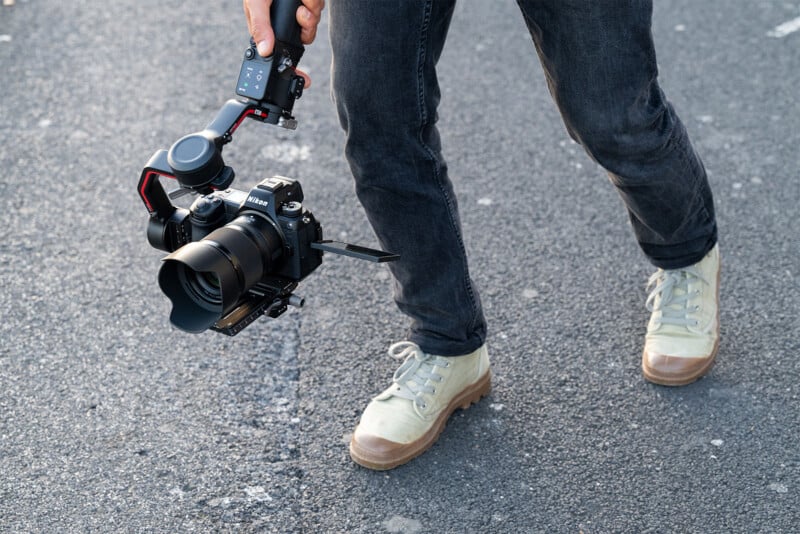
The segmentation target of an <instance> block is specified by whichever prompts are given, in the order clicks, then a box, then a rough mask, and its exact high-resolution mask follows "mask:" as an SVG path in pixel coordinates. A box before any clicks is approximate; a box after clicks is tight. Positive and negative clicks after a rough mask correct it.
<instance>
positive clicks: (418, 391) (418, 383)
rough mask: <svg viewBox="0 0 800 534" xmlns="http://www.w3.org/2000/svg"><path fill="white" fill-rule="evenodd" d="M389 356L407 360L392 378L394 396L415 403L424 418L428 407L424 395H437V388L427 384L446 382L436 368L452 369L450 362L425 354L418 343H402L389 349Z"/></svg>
mask: <svg viewBox="0 0 800 534" xmlns="http://www.w3.org/2000/svg"><path fill="white" fill-rule="evenodd" d="M389 356H391V357H392V358H394V359H396V360H402V359H405V361H404V362H403V364H402V365H401V366H400V367H398V369H397V371H395V373H394V376H393V377H392V381H393V382H394V384H395V387H394V388H392V395H394V396H395V397H400V398H403V399H408V400H410V401H413V403H414V411H415V412H416V413H417V415H419V416H420V417H423V418H424V417H425V416H424V415H423V414H422V413H421V411H422V410H425V409H426V408H427V407H428V406H427V404H426V403H425V399H423V397H422V395H424V394H426V393H427V394H430V395H432V394H434V393H436V388H435V387H434V386H433V385H431V384H428V383H427V382H428V380H431V381H433V382H437V383H439V382H441V381H442V380H444V377H443V376H442V375H440V374H438V373H437V372H436V368H437V367H450V362H448V361H447V359H446V358H442V357H440V356H431V355H430V354H425V353H424V352H422V349H420V348H419V346H417V344H416V343H412V342H410V341H400V342H399V343H395V344H394V345H392V346H391V347H389Z"/></svg>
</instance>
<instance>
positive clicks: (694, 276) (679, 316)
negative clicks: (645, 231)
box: [642, 245, 720, 386]
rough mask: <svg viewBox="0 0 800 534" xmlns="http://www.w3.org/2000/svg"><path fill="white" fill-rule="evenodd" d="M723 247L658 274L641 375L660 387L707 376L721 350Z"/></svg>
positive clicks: (649, 305) (651, 297) (653, 283)
mask: <svg viewBox="0 0 800 534" xmlns="http://www.w3.org/2000/svg"><path fill="white" fill-rule="evenodd" d="M719 270H720V260H719V246H718V245H715V246H714V248H713V249H711V251H710V252H709V253H708V254H706V256H705V257H704V258H703V259H702V260H700V261H699V262H698V263H695V264H694V265H691V266H689V267H685V268H682V269H674V270H664V269H659V270H658V271H656V273H655V274H653V276H651V277H650V281H649V284H648V287H652V288H653V289H652V291H651V292H650V295H649V296H648V298H647V308H648V309H649V310H650V311H651V312H652V313H651V316H650V322H649V323H648V325H647V334H646V336H645V346H644V351H643V354H642V372H643V374H644V376H645V378H646V379H647V380H649V381H651V382H654V383H656V384H662V385H667V386H678V385H683V384H688V383H690V382H693V381H695V380H697V379H698V378H700V377H701V376H703V375H704V374H705V373H706V372H707V371H708V369H710V368H711V366H712V365H713V363H714V357H715V356H716V353H717V348H718V346H719Z"/></svg>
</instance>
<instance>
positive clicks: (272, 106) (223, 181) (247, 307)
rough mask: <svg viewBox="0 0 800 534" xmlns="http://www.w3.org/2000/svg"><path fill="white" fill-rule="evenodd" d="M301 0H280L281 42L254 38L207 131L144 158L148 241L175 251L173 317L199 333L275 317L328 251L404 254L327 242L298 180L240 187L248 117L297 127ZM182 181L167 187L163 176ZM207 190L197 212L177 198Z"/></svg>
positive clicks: (165, 285) (383, 257)
mask: <svg viewBox="0 0 800 534" xmlns="http://www.w3.org/2000/svg"><path fill="white" fill-rule="evenodd" d="M299 5H300V2H299V0H276V1H274V2H273V3H272V6H271V20H272V24H273V30H274V32H275V36H276V41H275V48H274V52H273V54H272V56H270V57H268V58H262V57H261V56H259V55H258V52H257V51H256V47H255V43H253V41H252V39H251V41H250V45H249V46H248V47H247V48H246V49H245V52H244V59H243V61H242V67H241V69H240V72H239V77H238V79H237V85H236V94H237V95H239V96H240V97H244V99H241V100H240V99H231V100H228V101H227V102H226V103H225V104H224V105H223V107H222V108H221V109H220V110H219V112H218V113H217V115H216V116H215V117H214V119H213V120H212V121H211V123H209V125H208V126H206V128H205V129H204V130H202V131H200V132H197V133H192V134H189V135H186V136H184V137H182V138H180V139H179V140H178V141H176V142H175V143H174V144H173V145H172V146H171V147H170V149H169V150H163V149H162V150H158V151H157V152H156V153H155V154H153V156H152V157H151V158H150V160H149V161H148V162H147V164H146V165H145V168H144V169H143V170H142V173H141V176H140V178H139V183H138V188H137V189H138V193H139V196H140V197H141V199H142V201H143V202H144V205H145V207H146V208H147V210H148V212H149V214H150V219H149V221H148V225H147V240H148V242H149V243H150V245H151V246H153V247H154V248H156V249H159V250H163V251H166V252H169V255H167V256H166V257H165V258H164V259H163V263H162V265H161V269H160V271H159V275H158V282H159V286H160V287H161V290H162V291H163V293H164V294H165V295H166V296H167V297H168V298H169V299H170V301H171V302H172V311H171V313H170V322H171V323H172V324H173V325H174V326H176V327H177V328H179V329H181V330H184V331H186V332H191V333H200V332H203V331H205V330H208V329H211V330H214V331H217V332H220V333H223V334H227V335H230V336H233V335H236V334H237V333H239V332H240V331H242V329H244V328H245V327H247V326H248V325H249V324H251V323H252V322H253V321H255V320H256V319H257V318H259V317H261V316H262V315H267V316H269V317H273V318H276V317H278V316H279V315H281V314H282V313H283V312H285V311H286V310H287V308H288V306H297V307H301V306H302V305H303V303H304V301H303V299H302V298H300V297H298V296H297V295H295V294H294V290H295V289H296V288H297V286H298V283H299V282H300V281H302V280H303V279H304V278H305V277H306V276H308V275H309V274H310V273H311V272H313V271H314V270H315V269H316V268H317V267H319V265H320V264H321V263H322V257H323V252H326V251H327V252H333V253H336V254H341V255H345V256H351V257H355V258H359V259H365V260H369V261H373V262H385V261H393V260H396V259H398V258H399V256H397V255H395V254H391V253H389V252H384V251H382V250H375V249H371V248H367V247H361V246H358V245H352V244H349V243H341V242H337V241H328V240H324V239H323V236H322V226H321V224H320V223H319V222H318V221H317V220H316V219H315V217H314V215H313V214H312V213H311V212H310V211H309V210H308V209H306V208H305V207H304V206H303V190H302V188H301V186H300V183H299V182H298V181H297V180H293V179H291V178H286V177H283V176H273V177H271V178H267V179H265V180H262V181H261V182H259V183H258V184H257V185H256V186H255V187H253V188H252V189H250V190H249V191H240V190H237V189H232V188H231V187H230V186H231V184H232V183H233V181H234V178H235V172H234V170H233V168H232V167H229V166H227V165H225V162H224V160H223V158H222V147H223V146H224V145H225V144H227V143H229V142H231V141H232V138H233V133H234V132H235V131H236V129H237V128H238V127H239V126H240V124H241V123H242V122H243V121H244V119H246V118H251V119H254V120H258V121H260V122H264V123H267V124H275V125H278V126H282V127H284V128H289V129H295V128H296V127H297V121H296V120H295V118H294V117H293V116H292V108H293V106H294V102H295V100H296V99H297V98H300V96H301V95H302V91H303V78H302V76H299V75H298V74H296V73H295V71H294V67H295V66H296V65H297V63H298V62H299V61H300V57H301V56H302V54H303V51H304V49H303V45H302V43H301V41H300V27H299V25H297V23H296V21H295V19H294V17H295V13H296V11H297V8H298V7H299ZM161 178H167V179H171V180H175V181H176V182H177V183H178V187H177V188H176V189H174V190H173V191H171V192H170V193H167V192H166V191H165V190H164V188H163V186H162V185H161V182H160V179H161ZM185 194H197V195H199V197H198V198H197V199H196V200H195V201H194V202H193V203H192V205H191V207H190V208H189V209H185V208H179V207H177V206H175V205H174V204H173V203H172V199H175V198H178V197H180V196H183V195H185Z"/></svg>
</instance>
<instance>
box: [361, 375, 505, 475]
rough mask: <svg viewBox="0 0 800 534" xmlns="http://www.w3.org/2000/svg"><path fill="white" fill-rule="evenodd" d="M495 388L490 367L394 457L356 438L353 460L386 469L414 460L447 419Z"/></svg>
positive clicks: (430, 444)
mask: <svg viewBox="0 0 800 534" xmlns="http://www.w3.org/2000/svg"><path fill="white" fill-rule="evenodd" d="M491 390H492V381H491V372H490V371H487V372H486V374H484V375H483V376H482V377H481V378H480V379H479V380H478V381H477V382H475V383H474V384H472V385H470V386H469V387H467V388H466V389H464V391H462V392H461V393H459V394H458V395H457V396H456V397H453V400H452V401H450V404H448V405H447V408H445V409H444V410H442V413H441V414H439V417H437V418H436V420H435V421H434V422H433V424H432V425H431V428H430V429H429V430H428V431H427V432H426V433H425V434H423V435H422V437H420V438H419V439H418V440H416V441H412V442H411V443H407V444H405V445H402V446H400V447H398V448H397V454H396V455H395V457H393V458H383V457H376V456H375V455H374V454H373V453H372V452H371V451H369V450H366V449H364V448H363V447H361V446H359V444H358V443H356V441H355V440H354V439H351V440H350V458H352V459H353V461H354V462H355V463H357V464H359V465H361V466H363V467H366V468H368V469H374V470H376V471H386V470H389V469H394V468H395V467H397V466H400V465H403V464H404V463H407V462H410V461H411V460H413V459H414V458H416V457H417V456H419V455H420V454H422V453H423V452H425V451H427V450H428V449H430V448H431V446H433V444H434V443H436V440H438V439H439V435H440V434H441V433H442V431H443V430H444V427H445V425H446V424H447V420H448V419H449V418H450V416H451V415H452V414H453V412H455V411H456V410H457V409H459V408H461V409H462V410H466V409H467V408H469V407H470V406H471V405H473V404H475V403H477V402H478V401H479V400H481V399H482V398H483V397H485V396H486V395H488V394H489V392H490V391H491Z"/></svg>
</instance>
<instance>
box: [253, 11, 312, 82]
mask: <svg viewBox="0 0 800 534" xmlns="http://www.w3.org/2000/svg"><path fill="white" fill-rule="evenodd" d="M302 2H303V5H301V6H300V7H298V8H297V23H298V24H299V25H300V40H301V41H302V42H303V44H311V43H312V42H313V41H314V38H315V37H316V36H317V26H318V25H319V20H320V18H321V16H322V9H323V8H324V7H325V0H302ZM243 4H244V16H245V17H246V18H247V28H248V30H250V35H251V36H252V37H253V40H254V41H255V43H256V48H258V53H259V54H260V55H261V57H267V56H269V55H270V54H272V48H273V47H274V46H275V34H274V33H273V32H272V24H271V23H270V20H269V8H270V6H271V5H272V0H243ZM297 74H299V75H301V76H302V77H303V78H305V82H306V83H305V87H307V88H308V87H311V78H309V76H308V74H306V73H305V72H302V71H301V70H297Z"/></svg>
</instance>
